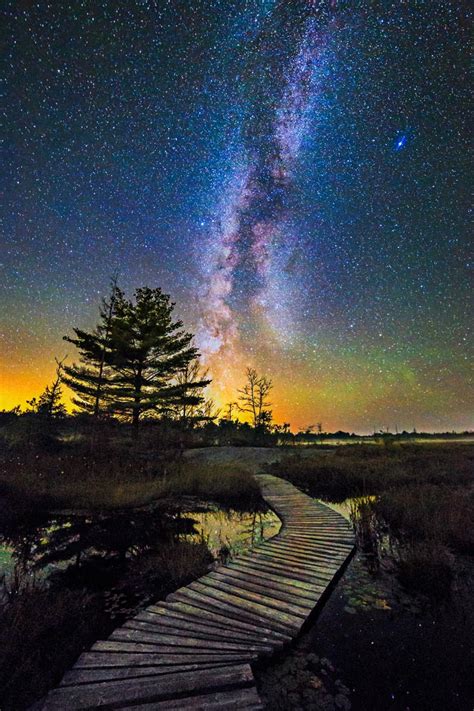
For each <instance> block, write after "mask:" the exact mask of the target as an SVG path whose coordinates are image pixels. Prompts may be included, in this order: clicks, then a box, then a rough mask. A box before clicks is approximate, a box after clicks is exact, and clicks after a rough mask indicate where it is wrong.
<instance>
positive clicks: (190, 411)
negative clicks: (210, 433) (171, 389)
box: [171, 358, 217, 426]
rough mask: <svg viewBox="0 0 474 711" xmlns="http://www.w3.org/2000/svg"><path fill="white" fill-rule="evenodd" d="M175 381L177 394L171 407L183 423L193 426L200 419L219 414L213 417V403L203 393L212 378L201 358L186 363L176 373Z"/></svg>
mask: <svg viewBox="0 0 474 711" xmlns="http://www.w3.org/2000/svg"><path fill="white" fill-rule="evenodd" d="M174 382H175V386H176V395H175V397H174V403H173V404H172V405H171V409H172V411H174V412H175V413H176V416H177V417H178V419H179V420H180V422H181V423H182V424H183V425H185V426H192V425H193V424H195V423H197V422H199V421H202V420H206V419H207V420H208V419H215V417H217V415H214V416H212V417H211V412H212V410H213V403H212V401H207V402H206V400H205V398H204V396H203V394H202V390H203V388H205V387H206V386H207V385H209V383H210V382H211V379H210V378H209V371H208V370H203V369H202V368H201V364H200V362H199V358H195V359H194V360H192V361H190V362H189V363H186V365H185V366H184V368H183V369H182V370H179V371H178V373H177V374H176V377H175V379H174ZM209 403H211V406H209Z"/></svg>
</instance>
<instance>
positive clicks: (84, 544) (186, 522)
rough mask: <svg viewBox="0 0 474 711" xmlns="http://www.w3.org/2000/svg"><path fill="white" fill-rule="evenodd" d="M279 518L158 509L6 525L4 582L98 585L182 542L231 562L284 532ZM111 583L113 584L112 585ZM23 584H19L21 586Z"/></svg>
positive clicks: (1, 560)
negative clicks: (78, 579) (71, 580)
mask: <svg viewBox="0 0 474 711" xmlns="http://www.w3.org/2000/svg"><path fill="white" fill-rule="evenodd" d="M279 527H280V521H279V519H278V517H277V516H276V515H275V514H274V513H273V512H269V513H261V512H256V513H242V512H235V511H223V510H221V509H219V508H218V507H213V508H212V509H211V510H209V508H208V507H207V508H206V509H202V510H199V511H189V512H185V513H180V514H177V513H176V512H175V511H170V510H164V509H163V508H161V507H160V508H158V507H153V506H150V507H147V508H146V509H140V510H133V511H130V510H124V511H114V512H102V513H94V514H74V515H71V514H61V513H57V514H55V515H38V514H30V515H24V516H22V517H21V518H20V517H17V518H16V519H15V520H9V521H8V522H6V521H1V522H0V543H1V544H2V545H0V577H1V575H4V576H5V577H6V579H7V581H10V582H11V581H13V580H14V578H17V579H18V581H19V580H20V579H21V580H23V583H24V582H25V580H29V581H32V580H34V579H36V578H39V579H43V580H44V579H46V578H48V577H50V576H51V575H52V574H53V573H61V572H65V571H66V570H69V577H71V575H72V574H73V571H74V570H75V571H76V576H77V572H78V571H79V570H80V569H83V570H85V569H86V568H87V569H89V570H90V575H89V576H88V577H89V578H90V577H93V576H95V578H96V583H98V582H99V581H100V579H101V578H102V577H103V576H104V575H105V577H107V578H110V576H111V575H112V571H113V570H120V569H121V568H123V566H124V565H125V564H126V563H127V562H129V561H130V560H133V559H136V558H139V557H141V556H144V555H146V554H149V553H152V552H154V551H158V550H160V551H162V552H163V551H165V550H166V549H167V548H169V547H170V546H173V545H175V544H179V543H180V542H185V541H187V542H190V543H204V544H205V545H206V546H207V548H208V549H209V551H210V553H211V554H212V556H213V557H214V558H215V559H218V560H221V561H222V560H225V559H227V558H228V557H230V556H232V555H234V554H236V553H238V552H241V551H242V550H243V549H245V548H248V547H250V546H252V545H254V544H256V543H258V542H259V541H260V540H262V539H263V538H269V537H271V536H273V535H275V533H277V532H278V530H279ZM109 582H110V580H109ZM16 584H17V585H19V582H17V583H16Z"/></svg>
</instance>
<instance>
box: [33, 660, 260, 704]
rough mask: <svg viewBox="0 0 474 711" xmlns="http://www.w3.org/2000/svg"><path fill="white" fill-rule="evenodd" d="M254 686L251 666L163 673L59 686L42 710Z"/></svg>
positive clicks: (122, 702) (148, 700) (142, 700)
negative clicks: (160, 674) (152, 675)
mask: <svg viewBox="0 0 474 711" xmlns="http://www.w3.org/2000/svg"><path fill="white" fill-rule="evenodd" d="M252 684H253V675H252V670H251V669H250V667H249V666H248V664H241V665H238V666H234V667H220V668H215V669H202V670H200V671H193V672H182V673H180V674H166V675H165V674H164V675H162V676H160V677H154V678H150V677H144V678H141V679H123V680H120V681H115V680H114V681H104V682H96V683H93V684H79V685H78V686H68V687H59V688H57V689H54V690H53V691H51V692H50V693H49V694H48V696H47V698H46V701H45V703H44V706H43V711H64V710H65V709H67V711H74V710H76V709H91V708H97V707H101V708H114V707H115V708H117V706H124V705H126V704H130V703H132V702H134V703H137V702H142V703H149V702H152V701H159V700H165V699H167V698H170V697H171V698H173V696H176V694H181V695H184V693H185V692H193V693H197V692H198V691H211V690H217V689H218V688H219V686H227V687H232V686H235V687H239V686H246V685H252Z"/></svg>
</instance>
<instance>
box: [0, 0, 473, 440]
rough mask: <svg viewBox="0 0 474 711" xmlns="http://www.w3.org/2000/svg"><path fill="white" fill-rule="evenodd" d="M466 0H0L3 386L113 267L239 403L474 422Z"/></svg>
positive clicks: (341, 423)
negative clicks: (153, 294) (183, 332)
mask: <svg viewBox="0 0 474 711" xmlns="http://www.w3.org/2000/svg"><path fill="white" fill-rule="evenodd" d="M466 7H467V5H466V6H464V3H463V2H453V1H452V0H451V1H448V0H445V1H444V2H437V1H436V0H427V1H426V2H423V1H417V0H411V2H410V1H405V2H403V1H400V0H397V1H396V2H393V3H390V2H335V1H333V2H311V1H310V0H306V2H302V1H297V0H294V1H292V0H284V1H283V2H276V1H275V0H240V1H237V0H234V1H230V0H229V1H225V0H185V1H183V2H180V1H178V0H168V1H164V0H163V1H161V0H156V1H155V2H153V1H152V0H124V1H123V2H117V1H116V0H114V1H112V2H108V1H107V0H102V1H101V2H93V1H92V0H91V1H90V2H87V1H83V2H61V0H53V1H52V2H38V3H32V2H24V1H21V0H15V1H10V2H7V3H6V22H4V23H3V24H4V31H5V32H6V44H7V62H6V74H7V101H6V140H5V147H6V150H5V153H4V156H5V157H4V170H3V171H2V173H3V175H2V183H3V185H2V188H3V190H4V193H5V196H6V197H5V199H4V201H3V207H2V224H3V227H2V230H3V233H2V249H1V253H0V261H1V265H0V270H1V271H0V290H1V304H2V309H1V314H0V319H1V324H0V329H1V334H2V352H1V360H0V365H1V375H0V377H1V390H2V398H1V401H0V407H10V406H13V405H15V404H17V403H24V401H25V399H26V398H30V397H32V396H34V395H36V396H37V395H38V394H39V392H41V390H42V389H43V387H44V385H45V384H46V383H47V382H48V380H49V379H50V378H51V376H52V374H53V372H54V367H55V364H54V356H55V355H56V356H59V357H62V356H63V355H65V354H66V353H68V354H69V361H71V360H73V358H75V357H76V354H75V353H74V352H73V348H72V346H70V345H67V344H65V343H64V342H63V341H62V336H63V335H64V334H66V333H71V327H72V326H81V327H91V326H92V325H93V324H94V323H95V322H96V317H97V306H98V301H99V299H100V297H101V296H102V295H103V294H104V293H105V292H106V291H107V289H108V282H109V279H110V276H111V274H112V272H113V271H114V270H118V272H119V282H120V284H121V286H122V288H124V289H125V291H126V292H127V293H129V294H130V293H131V292H132V291H133V289H134V288H136V287H138V286H142V285H148V286H152V287H154V286H161V287H162V288H163V290H164V291H165V292H167V293H170V294H171V295H172V297H173V300H174V301H176V311H177V314H178V315H179V316H180V317H182V318H183V320H184V322H185V324H186V326H187V327H188V328H189V329H190V330H191V331H192V332H193V333H195V334H196V342H197V345H198V346H199V348H200V350H201V353H202V354H203V357H204V360H205V362H206V363H207V365H208V366H209V368H210V371H211V375H212V376H213V377H214V384H213V386H212V394H213V396H214V398H215V399H216V401H217V402H218V403H219V404H225V403H226V402H227V401H229V399H235V388H236V387H237V386H239V385H241V384H242V382H243V379H244V375H243V374H244V370H245V367H246V366H249V365H250V366H255V367H256V368H257V369H258V371H260V372H263V373H266V374H267V375H268V376H270V377H271V378H272V379H273V381H274V384H275V388H274V393H273V402H274V407H273V410H274V415H275V418H276V420H277V421H278V422H280V423H281V422H284V421H287V422H290V423H291V425H292V427H293V428H296V427H300V426H305V425H309V424H313V423H316V422H322V424H323V427H324V428H325V429H331V430H335V429H339V428H342V429H345V430H349V431H354V430H355V431H359V432H370V431H373V429H374V427H375V428H377V429H379V428H381V427H385V426H389V427H391V429H393V430H394V429H395V427H396V426H397V427H398V428H399V429H400V430H401V429H404V428H405V429H409V430H411V429H412V428H413V427H414V426H415V427H416V428H417V429H418V430H422V429H426V430H438V431H439V430H445V429H452V428H456V429H466V428H469V427H472V424H473V423H472V419H471V417H470V414H471V413H472V411H473V407H472V405H473V398H472V390H471V391H470V390H469V383H470V377H469V376H470V374H471V371H470V363H471V362H472V359H471V356H470V352H469V351H470V346H471V342H470V338H469V334H468V326H469V321H470V309H471V308H472V305H471V304H470V295H469V266H470V265H469V252H468V234H469V233H468V172H469V167H470V166H469V158H468V128H467V126H468V93H467V89H468V81H467V76H468V75H467V71H468V53H467V31H468V19H467V10H466Z"/></svg>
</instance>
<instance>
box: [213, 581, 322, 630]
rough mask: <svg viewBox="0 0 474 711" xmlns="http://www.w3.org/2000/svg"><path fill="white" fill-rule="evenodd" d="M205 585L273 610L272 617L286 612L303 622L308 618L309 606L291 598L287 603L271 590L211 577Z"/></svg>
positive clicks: (271, 611)
mask: <svg viewBox="0 0 474 711" xmlns="http://www.w3.org/2000/svg"><path fill="white" fill-rule="evenodd" d="M205 584H206V586H208V587H209V586H211V587H215V588H216V589H217V590H222V591H223V592H225V593H228V594H233V595H236V596H237V597H239V598H244V599H245V600H250V601H251V602H256V603H258V604H261V605H265V607H266V608H271V609H270V610H269V611H270V614H272V615H274V614H277V615H280V614H281V612H284V613H285V614H287V613H290V614H291V615H293V616H294V617H300V618H301V619H302V620H305V619H306V617H307V616H308V605H305V606H301V605H298V604H296V602H295V600H294V599H293V600H292V601H291V598H290V600H287V601H285V600H282V599H281V598H278V597H274V596H273V595H272V591H271V589H269V588H263V589H262V588H261V589H260V591H254V590H251V589H250V588H248V587H246V586H245V585H242V583H241V582H237V581H236V580H233V581H232V580H231V581H230V582H229V580H228V579H224V580H223V579H222V578H216V577H211V576H207V577H206V582H205ZM273 610H275V612H273Z"/></svg>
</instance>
